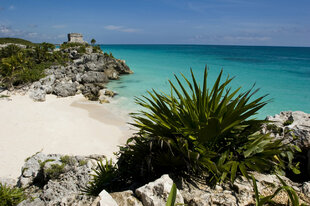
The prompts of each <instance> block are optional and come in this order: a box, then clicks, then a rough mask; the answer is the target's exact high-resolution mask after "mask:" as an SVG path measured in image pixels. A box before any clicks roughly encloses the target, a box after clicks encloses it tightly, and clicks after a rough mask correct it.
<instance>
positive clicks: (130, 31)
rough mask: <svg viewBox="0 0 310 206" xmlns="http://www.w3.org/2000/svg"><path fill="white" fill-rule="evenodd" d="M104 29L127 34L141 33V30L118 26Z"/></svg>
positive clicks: (108, 26)
mask: <svg viewBox="0 0 310 206" xmlns="http://www.w3.org/2000/svg"><path fill="white" fill-rule="evenodd" d="M104 28H105V29H106V30H110V31H119V32H126V33H134V32H138V31H139V29H134V28H127V27H123V26H116V25H107V26H105V27H104Z"/></svg>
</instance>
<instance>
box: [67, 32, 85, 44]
mask: <svg viewBox="0 0 310 206" xmlns="http://www.w3.org/2000/svg"><path fill="white" fill-rule="evenodd" d="M68 43H85V41H84V40H83V35H82V34H79V33H69V34H68Z"/></svg>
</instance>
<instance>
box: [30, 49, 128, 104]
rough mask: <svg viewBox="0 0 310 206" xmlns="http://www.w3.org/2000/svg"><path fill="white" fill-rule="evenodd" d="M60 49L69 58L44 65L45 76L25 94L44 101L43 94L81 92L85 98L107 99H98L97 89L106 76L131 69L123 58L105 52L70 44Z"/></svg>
mask: <svg viewBox="0 0 310 206" xmlns="http://www.w3.org/2000/svg"><path fill="white" fill-rule="evenodd" d="M63 52H66V53H68V54H69V57H70V58H71V61H70V62H68V64H67V65H66V66H60V65H58V66H51V67H50V68H48V69H46V75H47V76H46V77H45V78H42V79H40V80H39V81H37V82H34V83H33V84H32V85H31V86H30V90H29V91H30V92H29V96H30V97H31V98H32V99H33V100H35V101H45V95H46V94H55V95H57V96H59V97H67V96H73V95H75V94H79V93H82V94H83V95H84V96H85V97H86V98H88V99H89V100H100V102H101V103H103V102H109V100H108V99H109V98H106V97H105V98H103V97H102V98H101V99H99V96H100V94H99V91H100V90H102V89H105V88H106V83H107V82H108V81H109V80H116V79H119V76H120V75H122V74H131V73H132V71H131V70H130V68H129V67H128V66H127V65H126V63H125V61H122V60H118V59H115V58H113V57H111V56H109V55H105V54H102V53H88V52H87V53H85V54H80V53H78V52H77V50H75V49H74V48H67V49H64V50H63ZM101 96H102V95H101ZM108 96H110V97H111V96H113V95H108Z"/></svg>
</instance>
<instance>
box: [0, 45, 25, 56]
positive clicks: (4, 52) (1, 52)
mask: <svg viewBox="0 0 310 206" xmlns="http://www.w3.org/2000/svg"><path fill="white" fill-rule="evenodd" d="M21 50H22V49H21V48H20V47H19V46H16V45H14V44H11V45H8V46H6V47H4V48H2V49H0V59H2V58H8V57H10V56H13V55H16V54H17V53H18V52H20V51H21Z"/></svg>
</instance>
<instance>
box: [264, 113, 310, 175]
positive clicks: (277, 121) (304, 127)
mask: <svg viewBox="0 0 310 206" xmlns="http://www.w3.org/2000/svg"><path fill="white" fill-rule="evenodd" d="M266 120H268V121H272V122H271V123H269V124H266V125H264V127H263V132H264V133H271V135H272V136H274V137H275V138H283V139H284V141H285V142H287V143H293V144H294V145H297V146H298V147H299V148H300V149H301V150H302V155H303V158H301V159H300V160H299V161H300V165H304V167H305V168H306V170H307V171H306V172H307V173H308V177H310V114H307V113H304V112H301V111H294V112H292V111H286V112H281V113H280V114H276V115H275V116H268V117H267V118H266Z"/></svg>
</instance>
